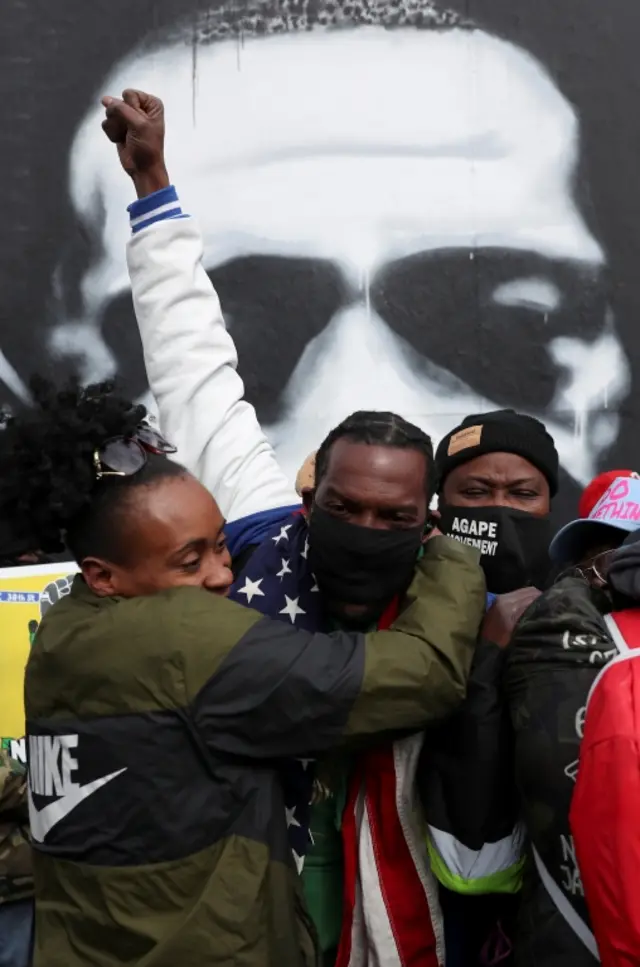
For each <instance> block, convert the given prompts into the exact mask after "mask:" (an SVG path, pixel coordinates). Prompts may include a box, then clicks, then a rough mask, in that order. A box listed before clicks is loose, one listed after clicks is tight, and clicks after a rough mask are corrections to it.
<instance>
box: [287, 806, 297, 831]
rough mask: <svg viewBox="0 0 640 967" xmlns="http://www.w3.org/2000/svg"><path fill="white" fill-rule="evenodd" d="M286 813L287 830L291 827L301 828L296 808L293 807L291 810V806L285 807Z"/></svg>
mask: <svg viewBox="0 0 640 967" xmlns="http://www.w3.org/2000/svg"><path fill="white" fill-rule="evenodd" d="M284 811H285V813H286V814H287V829H289V826H299V825H300V823H299V822H298V820H297V819H296V807H295V806H291V808H289V806H285V808H284Z"/></svg>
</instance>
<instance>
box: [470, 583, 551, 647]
mask: <svg viewBox="0 0 640 967" xmlns="http://www.w3.org/2000/svg"><path fill="white" fill-rule="evenodd" d="M541 593H542V592H541V591H538V589H537V588H520V589H519V590H518V591H511V592H510V593H509V594H500V595H498V597H497V598H496V600H495V601H494V602H493V604H492V605H491V607H490V608H489V610H488V611H487V613H486V615H485V618H484V621H483V622H482V626H481V628H480V635H481V637H482V638H484V639H485V640H486V641H492V642H493V643H494V645H497V646H498V647H499V648H506V647H507V645H508V644H509V642H510V641H511V636H512V635H513V632H514V630H515V627H516V625H517V623H518V622H519V620H520V618H521V617H522V615H523V614H524V613H525V611H526V610H527V608H528V607H529V605H531V604H533V602H534V601H535V600H536V598H539V597H540V595H541Z"/></svg>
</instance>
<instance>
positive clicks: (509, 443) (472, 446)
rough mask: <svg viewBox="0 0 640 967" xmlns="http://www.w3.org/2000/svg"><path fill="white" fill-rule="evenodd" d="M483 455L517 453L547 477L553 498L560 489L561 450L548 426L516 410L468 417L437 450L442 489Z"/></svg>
mask: <svg viewBox="0 0 640 967" xmlns="http://www.w3.org/2000/svg"><path fill="white" fill-rule="evenodd" d="M483 453H516V454H517V455H518V456H519V457H524V459H525V460H528V461H529V463H532V464H533V466H534V467H537V468H538V470H539V471H540V472H541V473H543V474H544V476H545V477H546V478H547V480H548V482H549V490H550V492H551V496H552V497H553V496H554V494H555V493H556V492H557V490H558V451H557V450H556V446H555V443H554V442H553V437H552V436H551V435H550V434H549V433H547V430H546V428H545V425H544V423H541V422H540V420H536V419H534V417H532V416H524V415H523V414H522V413H516V411H515V410H493V411H492V412H491V413H476V414H474V415H473V416H467V417H465V419H464V420H463V421H462V423H461V424H460V425H459V426H457V427H455V429H453V430H451V432H450V433H447V435H446V436H445V437H444V438H443V439H442V440H441V441H440V444H439V446H438V449H437V451H436V459H435V464H436V474H437V478H438V489H440V488H441V487H442V485H443V483H444V481H445V478H446V477H447V475H448V474H449V473H451V471H452V470H453V469H454V468H455V467H459V466H460V464H462V463H467V462H468V461H469V460H474V459H475V458H476V457H479V456H481V455H482V454H483Z"/></svg>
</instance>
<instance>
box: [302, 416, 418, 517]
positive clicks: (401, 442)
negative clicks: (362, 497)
mask: <svg viewBox="0 0 640 967" xmlns="http://www.w3.org/2000/svg"><path fill="white" fill-rule="evenodd" d="M345 438H346V439H348V440H351V441H353V443H368V444H369V445H370V446H383V447H397V448H398V449H400V450H417V451H418V452H419V453H422V454H423V456H424V459H425V465H426V470H425V488H426V492H427V500H428V501H430V500H431V498H432V496H433V493H434V487H435V480H434V474H433V444H432V442H431V437H430V436H428V435H427V434H426V433H425V432H424V431H423V430H421V429H420V427H418V426H415V425H414V424H413V423H409V422H408V421H407V420H405V419H403V418H402V417H401V416H398V414H397V413H389V412H387V411H377V410H357V411H356V412H355V413H352V414H351V416H348V417H347V418H346V419H345V420H343V421H342V423H339V424H338V426H336V427H334V428H333V430H331V432H330V433H329V434H328V435H327V436H326V437H325V439H324V440H323V441H322V443H321V444H320V448H319V450H318V452H317V453H316V464H315V478H316V481H315V482H316V487H317V486H318V485H319V484H320V482H321V480H322V478H323V477H324V475H325V473H326V472H327V467H328V466H329V455H330V452H331V447H332V446H333V444H334V443H335V442H336V440H342V439H345Z"/></svg>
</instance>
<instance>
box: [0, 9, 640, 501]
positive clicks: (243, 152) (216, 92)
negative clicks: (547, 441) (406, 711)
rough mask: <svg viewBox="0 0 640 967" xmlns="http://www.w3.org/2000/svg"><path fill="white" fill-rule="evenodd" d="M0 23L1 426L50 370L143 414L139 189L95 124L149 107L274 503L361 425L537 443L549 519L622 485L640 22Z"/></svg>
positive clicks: (299, 19)
mask: <svg viewBox="0 0 640 967" xmlns="http://www.w3.org/2000/svg"><path fill="white" fill-rule="evenodd" d="M5 9H6V13H3V20H4V19H5V18H6V21H7V23H8V29H7V32H6V33H7V37H6V41H7V42H8V56H7V57H5V58H3V60H2V61H1V62H0V81H1V82H2V85H3V87H4V89H5V90H6V91H7V92H8V94H7V96H6V97H4V98H3V99H0V117H2V119H3V121H4V124H3V130H4V137H3V143H4V148H3V152H2V153H1V154H0V172H2V183H3V184H4V186H5V190H6V192H7V195H6V206H5V211H4V214H3V217H2V220H1V221H0V263H1V264H0V273H1V275H0V284H1V288H0V313H1V319H2V326H1V329H0V350H1V352H2V355H1V356H0V394H1V395H2V397H3V399H4V400H5V401H6V402H9V403H11V404H12V405H14V406H19V405H28V392H27V382H28V378H29V376H30V375H31V373H32V372H34V371H37V370H43V369H45V368H47V369H49V370H53V371H54V372H57V373H59V374H60V376H62V375H63V374H65V373H67V372H69V371H74V372H79V373H80V374H81V375H82V376H83V377H84V378H86V379H95V378H102V377H104V376H109V375H115V374H118V375H119V376H120V377H121V378H122V380H123V381H124V383H125V385H126V388H127V389H128V390H129V391H130V392H131V393H133V394H135V395H137V396H141V397H144V396H145V394H146V392H147V388H146V383H145V378H144V370H143V366H142V361H141V355H140V347H139V341H138V337H137V332H136V327H135V322H134V319H133V315H132V308H131V301H130V295H129V292H128V280H127V273H126V263H125V245H126V241H127V238H128V231H129V229H128V223H127V217H126V210H125V209H126V206H127V204H129V202H130V201H131V200H132V192H131V186H130V184H129V182H128V180H127V178H126V177H125V176H124V175H123V173H122V171H121V170H120V168H119V165H118V163H117V158H116V156H115V153H114V151H113V148H112V146H111V145H109V144H108V142H107V141H106V140H105V139H104V136H103V134H102V131H101V128H100V120H101V109H100V107H99V98H100V95H101V94H103V93H111V94H119V93H120V92H121V91H122V89H123V88H124V87H132V86H133V87H138V88H142V89H143V90H148V91H151V92H153V93H155V94H158V95H159V96H161V97H162V98H163V100H164V102H165V107H166V115H167V126H168V135H167V157H168V162H169V167H170V172H171V175H172V178H173V180H174V182H175V184H176V186H177V187H178V190H179V192H180V195H181V197H182V201H183V207H185V208H186V209H187V210H188V211H190V212H191V213H192V214H194V215H196V216H197V218H198V221H199V223H200V225H201V227H202V230H203V233H204V237H205V244H206V266H207V269H208V271H209V272H210V275H211V278H212V280H213V281H214V283H215V285H216V287H217V289H218V291H219V294H220V297H221V301H222V305H223V309H224V311H225V317H226V319H227V324H228V326H229V329H230V331H231V333H232V335H233V337H234V339H235V342H236V345H237V346H238V351H239V356H240V372H241V375H242V376H243V378H244V380H245V385H246V388H247V395H248V397H249V399H250V400H251V401H252V402H253V403H254V404H255V405H256V408H257V411H258V415H259V417H260V420H261V422H262V423H263V426H264V427H265V429H266V430H267V432H268V434H269V436H270V438H271V440H272V442H273V444H274V446H275V447H276V450H277V453H278V456H279V458H280V461H281V463H282V465H283V466H284V468H285V469H286V470H287V471H288V473H289V474H290V475H291V477H292V478H293V477H295V473H296V471H297V469H298V467H299V465H300V463H301V462H302V460H303V459H304V457H305V456H306V454H307V453H308V452H309V450H310V449H312V448H313V447H314V446H316V445H317V444H318V443H319V441H320V440H321V439H322V437H323V436H324V435H325V434H326V432H327V431H328V430H329V429H330V428H331V427H332V426H333V425H334V424H335V423H337V422H338V421H339V420H340V419H342V418H343V417H344V416H345V415H346V414H347V413H349V412H351V411H352V410H354V409H358V408H372V409H375V408H385V409H392V410H396V411H397V412H399V413H401V414H402V415H403V416H405V417H407V418H408V419H410V420H413V421H414V422H416V423H418V424H419V425H420V426H422V427H423V428H424V429H425V430H426V431H427V432H429V433H430V434H432V435H433V437H434V440H437V439H438V438H439V437H440V436H441V435H442V434H443V433H444V432H445V431H446V430H447V429H449V428H450V427H451V426H452V425H454V424H455V423H456V422H458V421H459V420H460V419H461V418H462V417H463V416H465V415H466V414H468V413H470V412H477V411H479V410H483V409H490V408H495V407H499V406H513V407H515V408H517V409H521V410H523V411H525V412H528V413H530V414H532V415H535V416H538V417H540V418H541V419H543V420H544V421H545V422H546V423H547V426H548V428H549V430H550V432H552V433H553V435H554V437H555V439H556V442H557V444H558V448H559V450H560V453H561V459H562V463H563V467H564V470H565V475H566V480H565V484H566V486H565V497H566V500H571V498H572V496H574V495H575V491H576V489H577V486H578V485H580V484H581V483H583V482H586V481H587V480H588V479H589V478H590V477H591V476H593V474H594V473H595V472H597V470H598V469H600V468H601V467H602V466H604V465H605V464H607V465H612V464H617V465H622V464H624V465H634V466H635V464H636V463H638V457H637V455H636V448H635V439H634V438H635V423H636V419H637V416H638V413H637V405H636V403H635V398H634V397H635V393H634V377H635V380H637V376H638V375H639V371H638V367H639V366H640V358H639V357H640V334H639V333H638V332H637V331H636V319H638V311H639V309H640V271H638V268H637V263H638V261H639V256H640V231H639V230H638V228H637V225H638V214H639V209H640V189H639V188H638V180H639V179H638V176H637V169H638V166H639V163H640V157H639V154H640V121H639V119H638V117H636V115H639V116H640V111H639V110H638V108H637V104H638V103H639V100H638V98H637V93H638V87H639V86H640V62H638V61H637V57H636V51H635V47H636V43H635V39H634V38H636V37H637V36H638V27H640V8H638V7H637V6H636V5H635V4H632V3H629V2H627V3H623V2H622V0H608V2H607V5H606V7H604V8H603V5H602V4H601V3H599V2H597V0H581V2H580V3H577V2H574V0H536V3H530V2H525V0H501V2H497V0H496V2H494V0H485V2H483V0H473V2H472V0H467V2H466V3H462V2H460V3H452V4H449V5H448V6H446V7H445V6H442V5H440V4H438V3H435V2H433V3H432V2H431V0H404V2H402V0H354V2H338V0H304V2H297V0H282V2H276V0H267V2H264V0H262V2H261V0H244V2H243V0H236V2H234V3H232V4H218V3H216V2H215V0H212V2H211V3H210V4H206V3H203V2H194V0H191V2H189V0H182V2H178V0H156V2H153V0H136V3H135V4H132V3H128V2H123V0H112V2H110V3H103V2H102V0H100V2H98V0H94V2H92V3H91V4H86V3H81V2H80V0H54V2H53V3H52V2H51V0H49V2H48V3H45V2H44V0H30V3H29V4H27V5H24V4H21V3H18V0H8V7H7V8H5ZM3 30H4V28H3ZM572 483H573V487H572V486H571V484H572ZM572 491H573V493H572Z"/></svg>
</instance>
